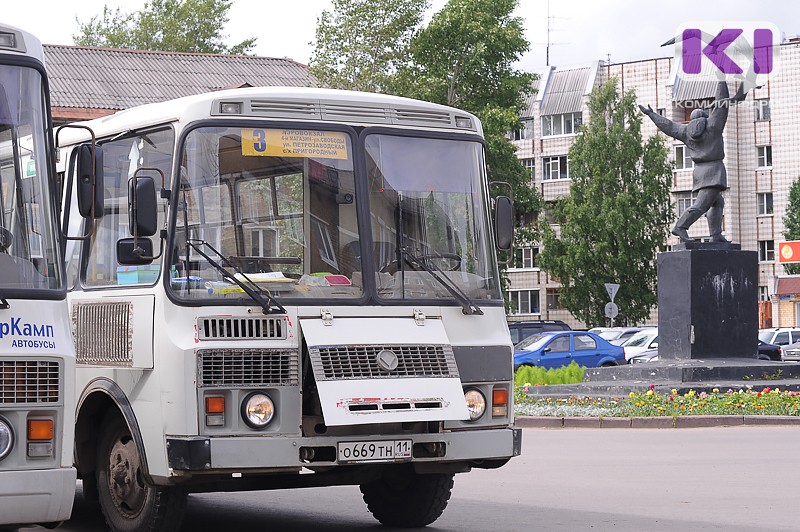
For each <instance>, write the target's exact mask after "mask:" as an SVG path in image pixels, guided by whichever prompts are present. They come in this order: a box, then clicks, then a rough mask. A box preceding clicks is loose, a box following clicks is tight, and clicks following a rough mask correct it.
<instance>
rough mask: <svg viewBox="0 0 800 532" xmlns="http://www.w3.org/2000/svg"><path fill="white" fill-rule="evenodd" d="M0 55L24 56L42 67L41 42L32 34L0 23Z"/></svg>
mask: <svg viewBox="0 0 800 532" xmlns="http://www.w3.org/2000/svg"><path fill="white" fill-rule="evenodd" d="M0 54H13V55H25V56H30V57H33V58H35V59H38V60H39V62H40V63H41V64H42V65H44V49H43V48H42V42H41V41H40V40H39V39H37V38H36V37H34V35H33V34H32V33H29V32H27V31H25V30H21V29H19V28H15V27H14V26H9V25H8V24H3V23H0Z"/></svg>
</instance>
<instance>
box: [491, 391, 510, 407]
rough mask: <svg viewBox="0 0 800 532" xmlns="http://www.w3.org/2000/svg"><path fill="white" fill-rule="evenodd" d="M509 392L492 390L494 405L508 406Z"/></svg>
mask: <svg viewBox="0 0 800 532" xmlns="http://www.w3.org/2000/svg"><path fill="white" fill-rule="evenodd" d="M507 404H508V390H507V389H505V388H494V389H493V390H492V405H495V406H497V405H507Z"/></svg>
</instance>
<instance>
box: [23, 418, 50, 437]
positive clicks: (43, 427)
mask: <svg viewBox="0 0 800 532" xmlns="http://www.w3.org/2000/svg"><path fill="white" fill-rule="evenodd" d="M52 439H53V420H52V419H29V420H28V440H29V441H46V440H52Z"/></svg>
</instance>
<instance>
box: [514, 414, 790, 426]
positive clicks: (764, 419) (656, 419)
mask: <svg viewBox="0 0 800 532" xmlns="http://www.w3.org/2000/svg"><path fill="white" fill-rule="evenodd" d="M514 425H515V426H517V427H521V428H525V429H529V428H531V429H533V428H535V429H561V428H566V429H586V428H591V429H599V428H604V429H605V428H609V429H614V428H633V429H672V428H676V429H691V428H705V427H737V426H793V425H795V426H800V416H677V417H675V418H672V417H667V416H653V417H589V416H587V417H556V416H517V417H516V419H515V421H514Z"/></svg>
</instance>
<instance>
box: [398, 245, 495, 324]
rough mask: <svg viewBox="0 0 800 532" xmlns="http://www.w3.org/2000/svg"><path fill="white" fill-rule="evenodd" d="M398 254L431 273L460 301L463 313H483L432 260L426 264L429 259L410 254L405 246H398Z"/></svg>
mask: <svg viewBox="0 0 800 532" xmlns="http://www.w3.org/2000/svg"><path fill="white" fill-rule="evenodd" d="M400 255H401V258H404V259H406V260H408V262H410V263H412V264H416V265H417V266H419V267H420V268H422V269H423V270H425V271H426V272H428V273H429V274H431V277H433V278H434V279H436V280H437V281H439V284H440V285H442V286H444V287H445V288H446V289H447V291H448V292H450V294H451V295H452V296H453V297H454V298H456V299H457V300H458V302H459V303H461V309H462V310H461V311H462V312H463V313H464V314H467V315H470V316H471V315H474V314H481V315H482V314H483V310H481V308H480V307H479V306H478V305H476V304H475V303H474V302H473V301H472V300H471V299H470V298H469V296H468V295H467V294H466V293H464V291H463V290H461V288H459V286H458V285H457V284H455V283H454V282H453V281H452V280H450V279H449V278H448V277H447V276H446V275H444V272H442V270H441V269H440V268H439V267H438V266H436V264H435V263H434V262H433V261H430V264H428V262H429V261H426V260H425V259H422V258H420V257H416V256H414V255H412V254H411V252H409V251H408V249H406V248H405V247H402V248H400ZM401 264H402V261H401Z"/></svg>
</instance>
